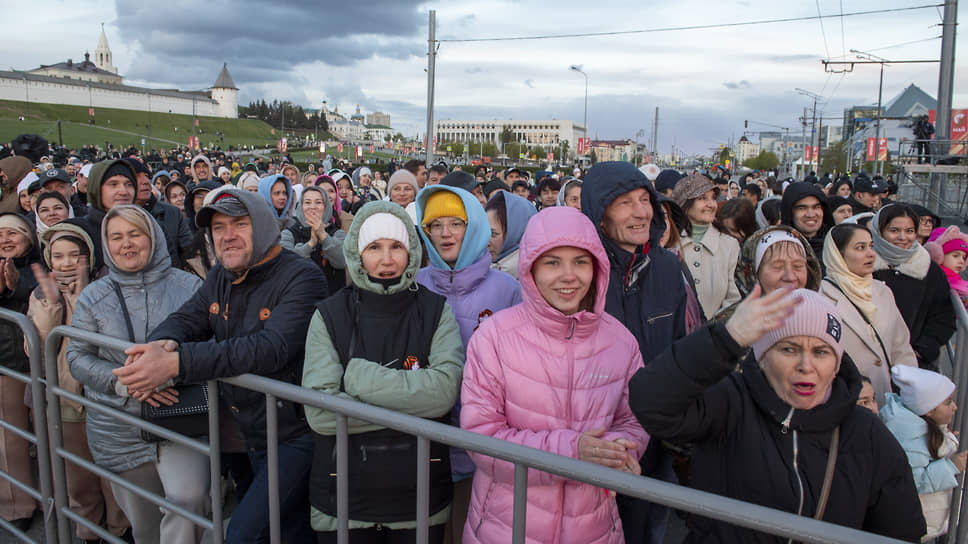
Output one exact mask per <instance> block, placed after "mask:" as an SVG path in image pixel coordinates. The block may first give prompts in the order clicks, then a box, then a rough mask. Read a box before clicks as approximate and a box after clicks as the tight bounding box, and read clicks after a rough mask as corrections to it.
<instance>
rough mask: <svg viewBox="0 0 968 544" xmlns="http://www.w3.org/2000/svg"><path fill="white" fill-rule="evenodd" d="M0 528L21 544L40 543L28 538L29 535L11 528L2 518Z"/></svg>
mask: <svg viewBox="0 0 968 544" xmlns="http://www.w3.org/2000/svg"><path fill="white" fill-rule="evenodd" d="M0 528H2V529H6V530H7V532H9V533H10V534H11V535H13V536H14V537H15V538H16V539H17V540H19V541H21V542H30V543H31V544H40V542H38V541H37V540H34V539H32V538H30V535H28V534H27V533H25V532H23V531H21V530H20V529H17V528H16V527H14V526H13V524H12V523H10V522H9V521H7V520H5V519H3V518H0Z"/></svg>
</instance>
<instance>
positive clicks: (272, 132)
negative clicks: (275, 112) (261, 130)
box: [269, 128, 276, 136]
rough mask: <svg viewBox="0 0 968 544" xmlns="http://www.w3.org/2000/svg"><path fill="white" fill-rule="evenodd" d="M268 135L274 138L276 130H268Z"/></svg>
mask: <svg viewBox="0 0 968 544" xmlns="http://www.w3.org/2000/svg"><path fill="white" fill-rule="evenodd" d="M269 134H272V135H273V136H275V135H276V129H274V128H270V129H269Z"/></svg>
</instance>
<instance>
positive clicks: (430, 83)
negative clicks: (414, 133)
mask: <svg viewBox="0 0 968 544" xmlns="http://www.w3.org/2000/svg"><path fill="white" fill-rule="evenodd" d="M428 27H429V28H428V32H427V133H426V135H425V136H424V142H425V143H424V148H425V149H424V151H425V152H426V156H427V168H430V165H431V164H432V163H433V162H434V67H435V66H436V64H437V40H436V34H437V11H436V10H430V23H429V25H428Z"/></svg>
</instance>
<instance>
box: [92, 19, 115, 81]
mask: <svg viewBox="0 0 968 544" xmlns="http://www.w3.org/2000/svg"><path fill="white" fill-rule="evenodd" d="M113 60H114V59H113V58H112V55H111V47H110V46H109V45H108V36H107V34H105V33H104V23H101V36H100V37H99V38H98V40H97V49H95V50H94V65H95V66H97V67H98V68H100V69H101V70H104V71H106V72H111V73H112V74H116V73H118V69H117V68H115V67H114V65H113V64H112V62H113Z"/></svg>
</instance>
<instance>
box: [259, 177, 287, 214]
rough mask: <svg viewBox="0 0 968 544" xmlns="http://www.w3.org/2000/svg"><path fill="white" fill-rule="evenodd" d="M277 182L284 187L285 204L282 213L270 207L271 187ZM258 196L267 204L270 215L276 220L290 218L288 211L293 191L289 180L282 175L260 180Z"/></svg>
mask: <svg viewBox="0 0 968 544" xmlns="http://www.w3.org/2000/svg"><path fill="white" fill-rule="evenodd" d="M277 181H281V182H282V183H283V184H285V186H286V204H285V206H283V207H282V212H279V211H277V210H276V208H275V207H274V206H273V205H272V186H273V185H275V184H276V182H277ZM259 195H261V196H262V198H264V199H265V201H266V202H268V203H269V209H270V210H272V215H274V216H275V217H276V219H285V218H287V217H290V213H289V211H290V210H291V209H292V197H293V190H292V183H291V182H290V181H289V178H287V177H286V176H284V175H282V174H275V175H272V176H266V177H264V178H262V179H260V180H259Z"/></svg>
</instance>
